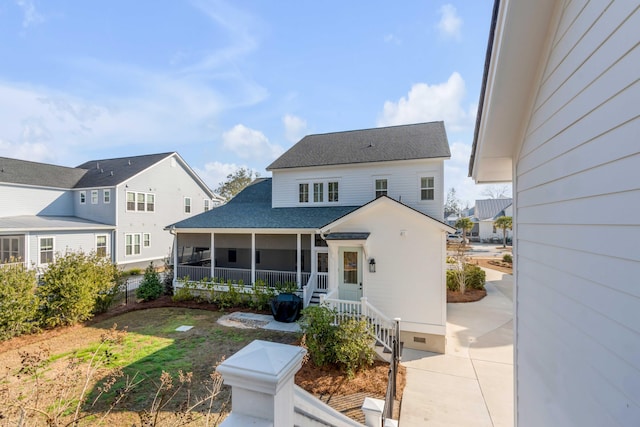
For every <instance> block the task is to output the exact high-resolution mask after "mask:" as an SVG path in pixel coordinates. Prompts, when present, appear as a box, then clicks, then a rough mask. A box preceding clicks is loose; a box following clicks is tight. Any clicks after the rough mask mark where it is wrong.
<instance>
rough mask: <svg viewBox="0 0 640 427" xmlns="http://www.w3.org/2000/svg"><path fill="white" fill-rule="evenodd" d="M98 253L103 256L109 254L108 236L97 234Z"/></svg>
mask: <svg viewBox="0 0 640 427" xmlns="http://www.w3.org/2000/svg"><path fill="white" fill-rule="evenodd" d="M96 255H97V256H99V257H101V258H104V257H106V256H107V236H96Z"/></svg>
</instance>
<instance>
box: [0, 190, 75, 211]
mask: <svg viewBox="0 0 640 427" xmlns="http://www.w3.org/2000/svg"><path fill="white" fill-rule="evenodd" d="M72 200H73V192H72V191H70V190H56V189H49V188H36V187H26V186H18V185H11V184H6V183H3V184H0V216H19V215H49V216H71V215H73V201H72Z"/></svg>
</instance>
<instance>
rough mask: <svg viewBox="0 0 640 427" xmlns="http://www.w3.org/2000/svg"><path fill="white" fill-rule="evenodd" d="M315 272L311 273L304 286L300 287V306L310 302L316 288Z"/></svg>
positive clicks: (307, 304)
mask: <svg viewBox="0 0 640 427" xmlns="http://www.w3.org/2000/svg"><path fill="white" fill-rule="evenodd" d="M316 277H317V273H312V274H311V276H310V277H309V281H308V282H307V284H306V286H305V287H303V288H302V306H303V307H308V306H309V303H310V302H311V297H312V296H313V293H314V292H315V291H316V289H317V285H318V281H317V280H316Z"/></svg>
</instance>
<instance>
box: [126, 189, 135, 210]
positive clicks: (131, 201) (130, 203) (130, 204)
mask: <svg viewBox="0 0 640 427" xmlns="http://www.w3.org/2000/svg"><path fill="white" fill-rule="evenodd" d="M127 210H128V211H135V210H136V193H132V192H131V191H127Z"/></svg>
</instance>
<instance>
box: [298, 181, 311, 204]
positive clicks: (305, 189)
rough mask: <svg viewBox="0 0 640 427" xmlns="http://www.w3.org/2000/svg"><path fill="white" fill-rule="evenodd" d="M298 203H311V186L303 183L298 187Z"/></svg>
mask: <svg viewBox="0 0 640 427" xmlns="http://www.w3.org/2000/svg"><path fill="white" fill-rule="evenodd" d="M298 201H299V202H300V203H309V184H307V183H302V184H299V185H298Z"/></svg>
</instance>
